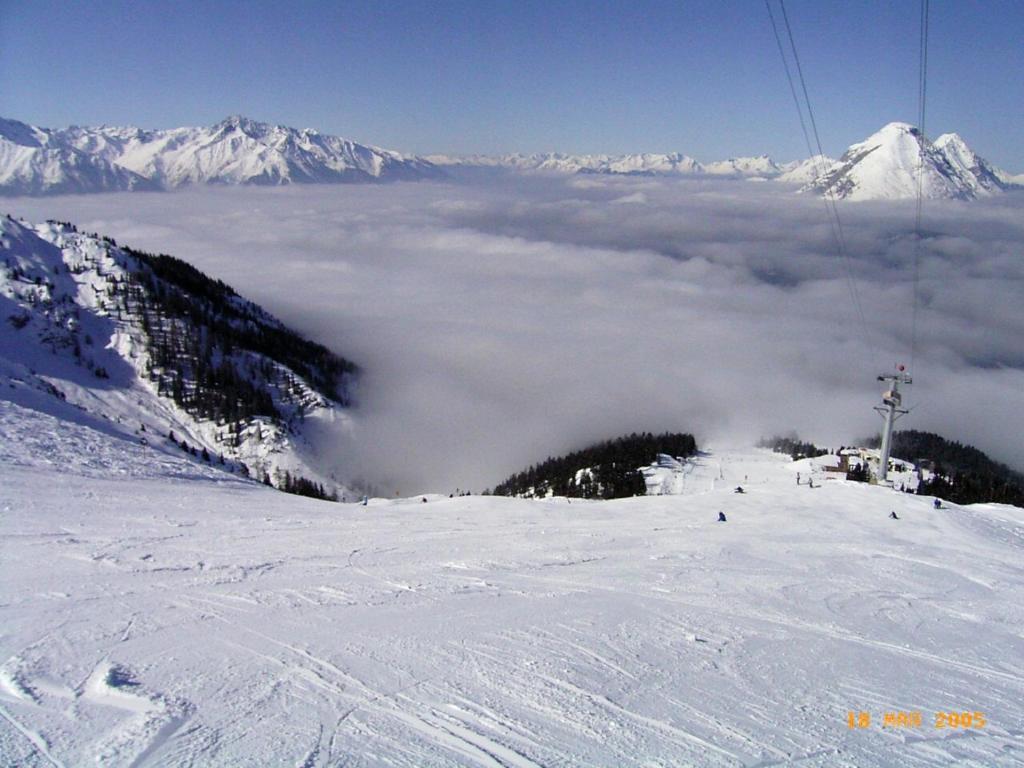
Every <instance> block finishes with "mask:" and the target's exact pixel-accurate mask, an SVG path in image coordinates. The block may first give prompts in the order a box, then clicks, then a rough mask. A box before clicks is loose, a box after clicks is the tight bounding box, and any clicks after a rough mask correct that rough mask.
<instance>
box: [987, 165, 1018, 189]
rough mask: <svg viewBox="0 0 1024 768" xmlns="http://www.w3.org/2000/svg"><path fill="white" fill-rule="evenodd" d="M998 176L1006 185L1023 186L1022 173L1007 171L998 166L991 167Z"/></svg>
mask: <svg viewBox="0 0 1024 768" xmlns="http://www.w3.org/2000/svg"><path fill="white" fill-rule="evenodd" d="M993 170H994V171H995V174H996V178H998V179H999V180H1000V181H1001V182H1003V184H1005V185H1006V186H1008V187H1024V173H1017V174H1013V173H1007V172H1006V171H1004V170H1001V169H999V168H994V169H993Z"/></svg>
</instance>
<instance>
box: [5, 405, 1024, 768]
mask: <svg viewBox="0 0 1024 768" xmlns="http://www.w3.org/2000/svg"><path fill="white" fill-rule="evenodd" d="M798 471H800V472H801V473H802V477H803V478H804V479H806V477H807V473H808V472H810V471H811V463H810V462H806V461H805V462H799V463H793V462H790V461H789V460H788V459H786V458H784V457H780V456H778V455H774V454H770V453H767V452H764V451H755V450H736V451H731V450H719V451H711V452H709V453H706V454H704V455H702V456H701V457H700V458H699V459H698V460H697V461H696V462H693V465H692V467H690V468H689V469H688V471H687V472H686V478H685V482H680V483H679V485H680V488H679V490H681V491H682V492H683V493H682V495H665V496H648V497H643V498H634V499H627V500H620V501H613V502H582V501H573V502H572V503H571V504H570V503H568V502H567V501H566V500H565V499H549V500H543V501H527V500H517V499H504V498H488V497H474V496H470V497H462V498H454V499H449V498H441V497H436V496H435V497H429V498H428V502H427V503H424V502H422V501H421V499H420V498H419V497H417V498H413V499H402V500H397V499H396V500H383V499H378V500H371V502H370V504H369V505H368V506H365V507H364V506H362V505H358V504H331V503H327V502H317V501H312V500H308V499H304V498H300V497H295V496H288V495H285V494H282V493H279V492H275V491H272V490H269V489H266V488H264V487H262V486H260V485H257V484H255V483H250V482H247V481H242V480H239V479H235V478H232V477H231V476H229V475H222V474H218V473H217V472H216V471H215V470H213V469H211V468H209V467H205V466H203V465H201V464H198V463H194V462H192V461H190V460H188V459H186V458H185V457H184V456H178V455H174V454H170V453H161V452H158V451H157V450H156V449H155V448H152V447H148V446H144V445H141V444H139V443H136V442H131V441H130V440H128V439H125V438H123V437H119V436H118V435H116V434H114V433H102V432H99V431H96V430H94V429H92V428H91V427H90V426H88V425H87V424H86V423H84V422H82V423H74V422H71V421H67V420H62V419H57V418H56V417H55V416H53V415H47V414H44V413H42V412H40V411H39V410H34V409H31V408H28V407H24V405H18V404H15V403H13V402H10V401H8V400H3V399H0V764H2V765H4V766H81V765H103V766H152V765H158V766H291V767H295V766H340V765H346V766H384V765H386V766H492V767H494V766H506V768H513V767H514V768H523V767H524V766H687V765H693V766H751V767H752V766H770V765H800V766H946V765H963V766H1002V765H1022V764H1024V708H1022V702H1024V588H1022V585H1024V562H1022V558H1021V553H1022V547H1024V510H1021V509H1018V508H1014V507H1007V506H998V505H977V506H971V507H958V506H955V505H948V506H947V507H946V508H944V509H940V510H935V509H933V508H932V500H931V499H930V498H919V497H914V496H909V495H904V494H899V493H896V492H894V491H891V490H888V489H883V488H878V487H870V486H866V485H857V484H852V483H847V482H846V481H838V480H828V479H826V476H825V473H824V472H820V468H819V470H815V472H816V476H815V477H816V480H815V485H819V484H820V487H817V488H810V487H808V486H807V485H797V483H796V472H798ZM738 484H740V485H743V486H744V488H745V490H746V493H744V494H742V495H741V494H737V493H734V492H733V487H734V486H736V485H738ZM720 510H721V511H724V512H725V513H726V514H727V516H728V522H726V523H718V522H716V518H717V515H718V512H719V511H720ZM891 510H895V511H896V512H897V513H898V515H899V517H900V519H899V520H892V519H890V518H889V513H890V511H891ZM849 712H855V713H858V716H859V713H860V712H866V713H868V714H869V715H870V717H871V724H870V726H869V727H867V728H863V729H861V728H850V727H849V725H848V713H849ZM899 712H903V713H907V714H908V715H911V713H920V715H921V717H922V722H921V725H920V726H918V727H898V726H893V725H891V724H890V725H889V726H886V725H885V724H884V718H885V715H886V713H893V714H894V715H895V714H896V713H899ZM940 712H957V713H961V712H970V713H972V715H971V724H972V726H974V727H971V728H966V729H965V728H948V727H947V728H937V727H936V725H935V723H936V715H937V713H940ZM975 712H978V713H982V714H983V716H984V720H985V724H984V726H983V727H977V725H978V723H979V720H978V718H977V716H976V715H974V714H973V713H975ZM957 722H960V720H959V716H958V718H957Z"/></svg>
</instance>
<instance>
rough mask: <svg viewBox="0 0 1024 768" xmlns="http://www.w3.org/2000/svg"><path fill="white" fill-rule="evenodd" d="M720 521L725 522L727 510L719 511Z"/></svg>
mask: <svg viewBox="0 0 1024 768" xmlns="http://www.w3.org/2000/svg"><path fill="white" fill-rule="evenodd" d="M718 522H720V523H724V522H725V512H719V513H718Z"/></svg>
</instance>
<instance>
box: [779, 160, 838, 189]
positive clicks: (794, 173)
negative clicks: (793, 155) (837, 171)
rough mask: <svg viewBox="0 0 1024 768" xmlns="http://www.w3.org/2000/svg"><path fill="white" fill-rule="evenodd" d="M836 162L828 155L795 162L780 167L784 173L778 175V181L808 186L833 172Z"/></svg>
mask: <svg viewBox="0 0 1024 768" xmlns="http://www.w3.org/2000/svg"><path fill="white" fill-rule="evenodd" d="M836 162H837V161H836V159H835V158H833V157H828V156H827V155H814V156H813V157H809V158H807V159H806V160H795V161H793V162H792V163H786V164H784V165H782V166H780V167H781V170H782V173H780V174H779V175H778V177H777V180H778V181H784V182H788V183H790V184H808V183H809V182H811V181H813V180H814V179H815V178H817V177H818V176H820V175H822V174H823V173H827V172H828V171H829V170H831V169H832V168H833V167H834V166H835V164H836Z"/></svg>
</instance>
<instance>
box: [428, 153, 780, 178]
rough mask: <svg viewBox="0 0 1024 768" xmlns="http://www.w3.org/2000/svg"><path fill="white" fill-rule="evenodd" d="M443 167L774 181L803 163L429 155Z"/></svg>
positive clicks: (763, 158)
mask: <svg viewBox="0 0 1024 768" xmlns="http://www.w3.org/2000/svg"><path fill="white" fill-rule="evenodd" d="M426 159H427V160H429V161H430V162H431V163H433V164H434V165H438V166H442V167H459V166H461V167H478V168H508V169H510V170H515V171H530V172H548V173H601V174H616V175H638V176H666V175H681V176H691V175H700V174H707V175H712V176H732V177H737V178H774V177H776V176H779V175H781V174H783V173H785V172H786V171H788V170H790V169H791V168H794V167H796V166H797V165H799V163H788V164H785V165H781V166H780V165H778V164H776V163H775V161H774V160H772V159H771V158H770V157H768V156H767V155H760V156H758V157H733V158H729V159H728V160H719V161H716V162H712V163H701V162H698V161H697V160H694V159H693V158H692V157H690V156H689V155H684V154H682V153H680V152H669V153H651V152H647V153H641V154H625V155H571V154H562V153H559V152H544V153H539V154H532V155H522V154H512V155H427V156H426Z"/></svg>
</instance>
